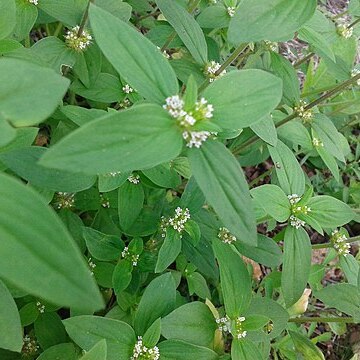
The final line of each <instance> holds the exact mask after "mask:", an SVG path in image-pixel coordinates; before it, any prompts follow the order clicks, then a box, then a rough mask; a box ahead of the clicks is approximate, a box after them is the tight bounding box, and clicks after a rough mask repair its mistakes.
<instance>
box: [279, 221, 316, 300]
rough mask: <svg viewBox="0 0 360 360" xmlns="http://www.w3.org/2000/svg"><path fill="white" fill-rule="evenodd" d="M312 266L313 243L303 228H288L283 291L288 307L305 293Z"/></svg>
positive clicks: (285, 244) (286, 232) (282, 283)
mask: <svg viewBox="0 0 360 360" xmlns="http://www.w3.org/2000/svg"><path fill="white" fill-rule="evenodd" d="M310 266H311V243H310V238H309V235H308V234H307V232H306V231H305V230H304V229H303V228H299V229H296V228H294V227H292V226H288V227H287V228H286V230H285V238H284V262H283V269H282V270H283V271H282V274H281V289H282V292H283V296H284V300H285V304H286V306H287V307H289V306H291V305H293V304H295V303H296V301H298V300H299V299H300V297H301V295H302V294H303V292H304V289H305V287H306V284H307V281H308V278H309V275H310Z"/></svg>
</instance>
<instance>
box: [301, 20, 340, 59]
mask: <svg viewBox="0 0 360 360" xmlns="http://www.w3.org/2000/svg"><path fill="white" fill-rule="evenodd" d="M298 37H299V39H300V40H303V41H306V42H308V43H309V44H310V45H311V46H313V47H314V48H315V51H316V52H317V53H318V54H319V55H320V56H326V57H328V58H329V59H330V60H331V61H334V62H336V59H335V55H334V52H333V51H332V49H331V47H330V45H329V40H328V39H327V38H325V37H324V36H323V35H322V34H320V33H319V32H317V31H315V30H314V29H312V28H311V27H309V26H304V27H302V28H301V29H300V30H299V35H298Z"/></svg>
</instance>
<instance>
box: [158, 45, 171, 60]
mask: <svg viewBox="0 0 360 360" xmlns="http://www.w3.org/2000/svg"><path fill="white" fill-rule="evenodd" d="M157 48H158V49H159V50H160V51H161V48H160V46H157ZM162 54H163V56H164V57H165V58H166V59H170V55H169V54H168V53H167V51H166V50H164V51H163V52H162Z"/></svg>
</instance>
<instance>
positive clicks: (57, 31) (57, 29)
mask: <svg viewBox="0 0 360 360" xmlns="http://www.w3.org/2000/svg"><path fill="white" fill-rule="evenodd" d="M62 27H63V24H62V22H59V23H58V24H57V27H56V29H55V31H54V34H53V36H55V37H58V36H59V34H60V31H61V29H62Z"/></svg>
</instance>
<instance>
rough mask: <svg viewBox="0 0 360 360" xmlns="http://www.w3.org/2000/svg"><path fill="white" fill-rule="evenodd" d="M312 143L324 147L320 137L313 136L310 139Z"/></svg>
mask: <svg viewBox="0 0 360 360" xmlns="http://www.w3.org/2000/svg"><path fill="white" fill-rule="evenodd" d="M312 144H313V145H314V146H315V147H324V144H323V142H322V141H321V140H320V139H318V138H315V137H314V138H313V139H312Z"/></svg>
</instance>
